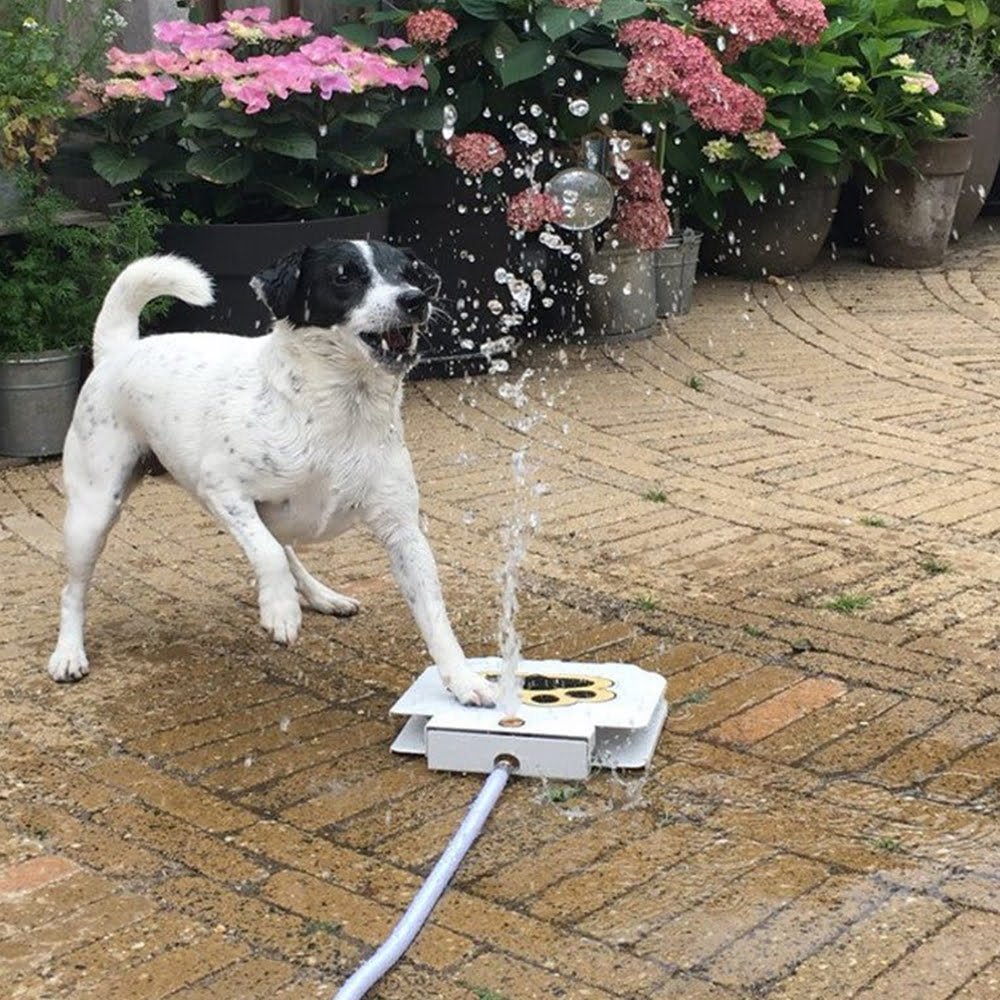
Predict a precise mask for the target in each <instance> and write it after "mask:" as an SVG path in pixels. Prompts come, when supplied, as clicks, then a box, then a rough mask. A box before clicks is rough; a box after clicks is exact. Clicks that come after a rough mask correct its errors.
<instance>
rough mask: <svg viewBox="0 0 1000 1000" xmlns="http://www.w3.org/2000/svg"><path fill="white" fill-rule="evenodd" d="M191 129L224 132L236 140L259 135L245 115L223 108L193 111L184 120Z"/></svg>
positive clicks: (255, 127)
mask: <svg viewBox="0 0 1000 1000" xmlns="http://www.w3.org/2000/svg"><path fill="white" fill-rule="evenodd" d="M184 124H185V125H186V126H188V127H190V128H196V129H204V130H205V131H208V132H222V133H223V135H228V136H231V137H232V138H234V139H249V138H251V137H252V136H255V135H256V134H257V126H256V125H255V124H254V123H253V122H252V121H250V120H249V119H248V118H247V117H246V116H245V115H241V114H239V113H237V112H234V111H226V110H224V109H222V108H220V109H218V110H217V111H192V112H191V113H190V114H189V115H187V117H186V118H185V119H184Z"/></svg>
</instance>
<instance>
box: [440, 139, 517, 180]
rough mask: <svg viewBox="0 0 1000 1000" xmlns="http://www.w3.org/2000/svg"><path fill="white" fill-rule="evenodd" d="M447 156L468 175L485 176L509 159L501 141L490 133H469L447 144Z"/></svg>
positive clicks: (450, 140) (445, 149) (445, 148)
mask: <svg viewBox="0 0 1000 1000" xmlns="http://www.w3.org/2000/svg"><path fill="white" fill-rule="evenodd" d="M444 151H445V154H446V155H447V156H449V157H450V158H451V160H452V162H453V163H454V164H455V166H456V167H458V169H459V170H464V171H465V172H466V173H467V174H485V173H486V172H487V171H488V170H492V169H493V168H494V167H496V166H499V164H501V163H503V161H504V160H506V159H507V153H506V150H504V148H503V146H501V145H500V141H499V140H498V139H496V138H495V137H494V136H492V135H490V134H489V133H488V132H467V133H466V134H465V135H456V136H452V138H451V139H449V140H448V141H447V142H446V143H445V147H444Z"/></svg>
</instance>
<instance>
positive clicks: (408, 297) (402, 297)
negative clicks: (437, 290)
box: [397, 288, 427, 319]
mask: <svg viewBox="0 0 1000 1000" xmlns="http://www.w3.org/2000/svg"><path fill="white" fill-rule="evenodd" d="M397 302H398V303H399V308H400V309H402V310H403V312H405V313H406V315H407V316H412V317H413V318H414V319H423V318H424V317H425V316H426V315H427V296H426V294H424V293H423V292H422V291H420V289H419V288H413V289H411V290H410V291H408V292H400V294H399V298H398V299H397Z"/></svg>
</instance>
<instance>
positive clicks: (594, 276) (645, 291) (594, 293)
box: [583, 239, 656, 337]
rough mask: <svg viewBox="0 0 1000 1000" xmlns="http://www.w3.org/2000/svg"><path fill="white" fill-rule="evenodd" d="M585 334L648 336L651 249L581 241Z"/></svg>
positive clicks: (652, 298) (652, 315)
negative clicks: (585, 303)
mask: <svg viewBox="0 0 1000 1000" xmlns="http://www.w3.org/2000/svg"><path fill="white" fill-rule="evenodd" d="M583 247H584V254H583V261H584V267H585V269H586V272H587V273H586V275H585V279H584V280H585V281H586V282H587V319H586V323H585V331H586V333H587V334H588V336H595V337H621V336H648V335H649V334H651V333H652V332H653V329H654V328H655V326H656V272H655V269H654V266H653V265H654V261H655V251H653V250H636V249H634V248H632V247H618V248H610V247H608V248H605V249H603V250H596V249H595V248H594V245H593V242H592V240H590V239H585V240H584V242H583Z"/></svg>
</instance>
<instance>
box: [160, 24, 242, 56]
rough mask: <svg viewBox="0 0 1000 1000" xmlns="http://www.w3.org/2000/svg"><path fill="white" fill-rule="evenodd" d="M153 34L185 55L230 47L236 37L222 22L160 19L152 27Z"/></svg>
mask: <svg viewBox="0 0 1000 1000" xmlns="http://www.w3.org/2000/svg"><path fill="white" fill-rule="evenodd" d="M153 36H154V37H155V38H156V40H157V41H160V42H163V43H164V44H165V45H173V46H175V47H176V48H178V49H180V51H181V52H182V53H183V54H184V55H186V56H190V55H191V53H192V52H205V51H209V50H212V49H231V48H234V47H235V46H236V39H235V38H232V37H231V36H230V35H229V33H228V32H227V31H226V25H225V24H224V23H222V22H216V23H213V24H191V23H190V22H188V21H160V22H159V23H158V24H157V25H156V26H155V27H154V28H153Z"/></svg>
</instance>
